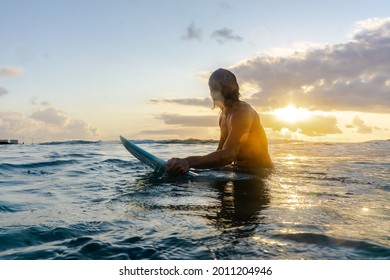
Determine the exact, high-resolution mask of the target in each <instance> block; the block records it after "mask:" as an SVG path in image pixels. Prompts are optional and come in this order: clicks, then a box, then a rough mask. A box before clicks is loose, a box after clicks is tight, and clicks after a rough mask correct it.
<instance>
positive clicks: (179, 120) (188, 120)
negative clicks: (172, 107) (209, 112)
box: [156, 113, 218, 127]
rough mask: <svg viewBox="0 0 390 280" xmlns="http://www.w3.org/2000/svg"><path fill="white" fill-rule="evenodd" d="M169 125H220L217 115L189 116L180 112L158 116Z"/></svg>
mask: <svg viewBox="0 0 390 280" xmlns="http://www.w3.org/2000/svg"><path fill="white" fill-rule="evenodd" d="M156 118H157V119H160V120H163V121H164V123H165V124H168V125H178V126H185V127H216V126H218V117H217V116H189V115H179V114H167V113H164V114H161V115H158V116H156Z"/></svg>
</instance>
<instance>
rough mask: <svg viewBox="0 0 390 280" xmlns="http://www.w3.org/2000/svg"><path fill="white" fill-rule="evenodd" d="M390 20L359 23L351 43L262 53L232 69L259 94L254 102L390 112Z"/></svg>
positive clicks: (265, 105) (325, 109)
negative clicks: (285, 53)
mask: <svg viewBox="0 0 390 280" xmlns="http://www.w3.org/2000/svg"><path fill="white" fill-rule="evenodd" d="M389 61H390V18H385V19H369V20H366V21H362V22H358V23H357V25H356V30H355V32H354V33H353V34H352V36H351V39H350V41H348V42H346V43H341V44H334V45H326V46H323V47H321V48H319V47H316V48H314V47H312V48H308V49H307V50H306V51H298V52H293V53H290V54H288V55H283V56H276V55H273V56H271V55H261V56H257V57H254V58H251V59H248V60H247V61H245V62H242V63H239V64H238V65H236V66H235V67H233V68H232V69H231V70H232V71H233V72H234V73H235V74H237V77H238V79H239V82H246V83H250V84H253V86H254V87H257V88H258V89H259V90H258V92H257V93H255V94H254V95H252V97H251V99H252V100H251V101H252V102H253V103H252V104H254V105H257V106H259V107H261V108H263V109H264V108H266V109H275V108H278V107H284V106H286V105H288V104H290V103H293V104H295V105H296V106H298V107H306V108H310V109H313V110H324V111H329V110H338V111H344V110H345V111H346V110H348V111H361V112H377V113H390V78H389V75H388V73H390V63H389Z"/></svg>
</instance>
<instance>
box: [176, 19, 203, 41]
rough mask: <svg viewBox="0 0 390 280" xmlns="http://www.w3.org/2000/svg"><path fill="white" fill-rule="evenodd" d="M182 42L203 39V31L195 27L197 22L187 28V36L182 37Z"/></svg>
mask: <svg viewBox="0 0 390 280" xmlns="http://www.w3.org/2000/svg"><path fill="white" fill-rule="evenodd" d="M181 38H182V40H186V41H191V40H201V38H202V29H200V28H197V27H196V26H195V22H191V24H190V25H189V26H188V27H187V28H186V31H185V34H184V35H183V36H182V37H181Z"/></svg>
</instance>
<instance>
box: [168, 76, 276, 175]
mask: <svg viewBox="0 0 390 280" xmlns="http://www.w3.org/2000/svg"><path fill="white" fill-rule="evenodd" d="M209 87H210V95H211V98H212V99H213V102H214V107H215V106H217V107H219V108H220V109H221V110H222V111H221V115H220V118H219V127H220V129H221V137H220V140H219V144H218V148H217V150H216V151H215V152H212V153H210V154H207V155H204V156H190V157H186V158H172V159H170V160H169V161H168V162H167V170H166V171H167V173H168V174H169V175H171V176H180V175H183V174H185V173H187V172H188V171H189V169H190V168H199V169H203V168H216V167H222V166H226V165H229V164H233V165H234V166H237V167H238V168H242V169H244V170H256V169H259V168H264V167H271V166H272V161H271V157H270V155H269V153H268V141H267V136H266V134H265V131H264V128H263V126H262V125H261V122H260V118H259V115H258V114H257V112H256V111H255V110H254V109H253V108H252V107H251V106H250V105H249V104H248V103H246V102H243V101H240V99H239V97H240V93H239V86H238V83H237V79H236V77H235V76H234V74H233V73H232V72H230V71H229V70H226V69H221V68H220V69H218V70H216V71H215V72H214V73H212V74H211V76H210V79H209ZM242 169H241V170H242Z"/></svg>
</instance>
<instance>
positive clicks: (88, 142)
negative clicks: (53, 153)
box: [39, 140, 102, 146]
mask: <svg viewBox="0 0 390 280" xmlns="http://www.w3.org/2000/svg"><path fill="white" fill-rule="evenodd" d="M100 143H102V141H101V140H98V141H85V140H70V141H54V142H43V143H39V145H44V146H45V145H47V146H52V145H85V144H100Z"/></svg>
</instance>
